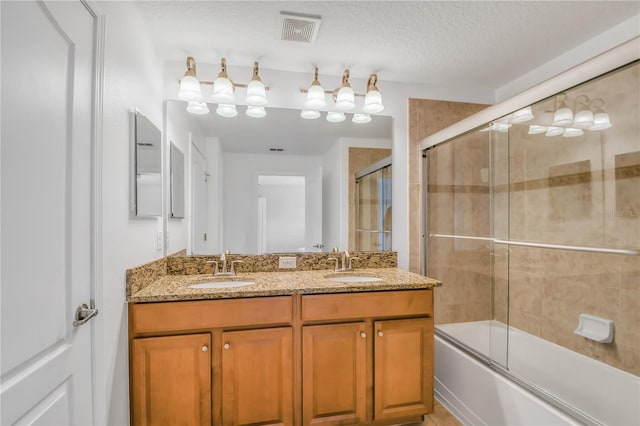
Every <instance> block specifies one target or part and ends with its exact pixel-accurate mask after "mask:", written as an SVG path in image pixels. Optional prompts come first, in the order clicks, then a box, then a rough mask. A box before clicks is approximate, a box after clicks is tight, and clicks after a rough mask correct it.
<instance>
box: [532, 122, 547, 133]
mask: <svg viewBox="0 0 640 426" xmlns="http://www.w3.org/2000/svg"><path fill="white" fill-rule="evenodd" d="M546 131H547V126H538V125H536V124H531V125H530V126H529V132H527V133H529V134H530V135H537V134H539V133H545V132H546Z"/></svg>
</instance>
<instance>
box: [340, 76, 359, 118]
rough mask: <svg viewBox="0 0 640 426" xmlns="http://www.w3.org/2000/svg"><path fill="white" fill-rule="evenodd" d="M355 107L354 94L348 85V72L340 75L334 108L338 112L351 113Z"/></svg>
mask: <svg viewBox="0 0 640 426" xmlns="http://www.w3.org/2000/svg"><path fill="white" fill-rule="evenodd" d="M355 106H356V98H355V92H354V91H353V89H352V88H351V84H349V70H344V73H342V86H340V89H338V92H337V93H336V108H337V109H338V110H339V111H351V110H352V109H354V108H355Z"/></svg>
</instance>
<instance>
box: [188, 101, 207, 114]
mask: <svg viewBox="0 0 640 426" xmlns="http://www.w3.org/2000/svg"><path fill="white" fill-rule="evenodd" d="M187 112H190V113H191V114H196V115H203V114H209V107H208V106H207V103H206V102H194V101H192V102H189V103H187Z"/></svg>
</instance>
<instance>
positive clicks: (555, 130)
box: [545, 126, 564, 136]
mask: <svg viewBox="0 0 640 426" xmlns="http://www.w3.org/2000/svg"><path fill="white" fill-rule="evenodd" d="M563 133H564V127H556V126H551V127H547V132H546V133H545V136H560V135H561V134H563Z"/></svg>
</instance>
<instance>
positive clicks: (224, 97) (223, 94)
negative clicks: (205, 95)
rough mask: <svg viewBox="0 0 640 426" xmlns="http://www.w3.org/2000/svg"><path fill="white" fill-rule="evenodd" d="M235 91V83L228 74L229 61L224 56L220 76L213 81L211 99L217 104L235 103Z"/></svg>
mask: <svg viewBox="0 0 640 426" xmlns="http://www.w3.org/2000/svg"><path fill="white" fill-rule="evenodd" d="M233 91H234V87H233V83H232V82H231V80H230V79H229V76H228V75H227V61H226V59H225V58H222V61H221V63H220V74H218V78H216V80H215V81H214V82H213V95H212V96H211V100H212V101H213V102H215V103H217V104H233V103H235V102H236V98H235V96H234V95H233Z"/></svg>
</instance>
